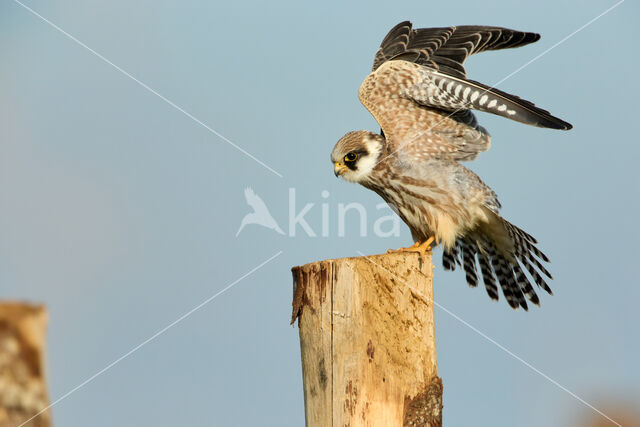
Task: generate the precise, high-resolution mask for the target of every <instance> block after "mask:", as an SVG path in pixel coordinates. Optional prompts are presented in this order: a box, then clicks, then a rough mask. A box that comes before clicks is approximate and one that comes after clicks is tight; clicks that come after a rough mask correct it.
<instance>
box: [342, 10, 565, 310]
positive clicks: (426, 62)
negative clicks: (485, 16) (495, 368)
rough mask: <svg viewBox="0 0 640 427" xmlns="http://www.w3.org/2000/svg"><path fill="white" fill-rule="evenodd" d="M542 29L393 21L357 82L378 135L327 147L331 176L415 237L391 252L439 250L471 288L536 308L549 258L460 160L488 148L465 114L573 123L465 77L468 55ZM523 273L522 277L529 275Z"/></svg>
mask: <svg viewBox="0 0 640 427" xmlns="http://www.w3.org/2000/svg"><path fill="white" fill-rule="evenodd" d="M539 39H540V35H539V34H535V33H528V32H522V31H515V30H510V29H507V28H500V27H488V26H458V27H446V28H422V29H415V30H414V29H413V28H412V25H411V23H410V22H401V23H400V24H398V25H396V26H395V27H394V28H393V29H391V31H390V32H389V34H387V36H386V37H385V38H384V40H383V41H382V44H381V46H380V48H379V49H378V51H377V53H376V55H375V59H374V62H373V69H372V72H371V73H370V74H369V75H368V76H367V77H366V78H365V80H364V82H363V83H362V85H361V86H360V89H359V92H358V95H359V98H360V101H361V102H362V104H363V105H364V106H365V107H366V108H367V110H369V112H370V113H371V114H372V115H373V117H374V118H375V119H376V121H377V122H378V124H379V125H380V127H381V131H380V133H379V134H378V133H374V132H369V131H355V132H349V133H347V134H346V135H345V136H343V137H342V138H341V139H340V140H339V141H338V143H337V144H336V146H335V147H334V149H333V152H332V153H331V161H332V162H333V164H334V173H335V175H336V176H339V177H342V178H343V179H345V180H347V181H350V182H355V183H359V184H361V185H363V186H364V187H366V188H368V189H370V190H373V191H375V192H376V193H378V194H379V195H380V196H381V197H382V198H383V199H384V200H385V201H386V202H387V203H388V204H389V205H390V206H391V207H392V208H393V209H394V210H395V211H396V213H397V214H398V215H399V216H400V218H401V219H402V220H403V221H404V222H405V223H406V224H407V225H408V226H409V229H410V230H411V236H412V238H413V241H414V242H415V243H414V245H413V246H411V247H409V248H400V249H398V250H390V252H405V251H411V252H419V253H420V254H422V256H424V255H425V252H426V251H429V250H431V245H432V243H433V244H441V245H442V247H443V256H442V263H443V266H444V268H445V269H447V270H454V269H455V268H456V265H458V266H460V267H461V268H462V269H463V270H464V272H465V276H466V280H467V283H468V284H469V286H471V287H476V286H478V282H479V281H480V277H481V279H482V282H483V283H484V286H485V288H486V291H487V293H488V294H489V297H490V298H491V299H494V300H497V299H498V286H500V288H501V289H502V293H503V294H504V297H505V299H506V301H507V303H508V304H509V305H510V306H511V307H512V308H514V309H517V308H518V307H522V308H523V309H524V310H527V301H530V302H531V303H533V304H536V305H539V303H540V300H539V298H538V295H537V294H536V290H535V289H534V287H533V285H532V284H535V285H537V286H538V287H540V288H542V289H544V290H545V291H546V292H548V293H549V294H552V292H551V289H550V288H549V286H548V285H547V283H546V280H545V276H546V277H547V278H549V279H551V278H552V277H551V274H550V273H549V271H548V270H547V269H546V268H545V266H544V265H543V263H546V262H549V258H547V256H546V255H545V254H544V253H542V251H540V250H539V249H538V247H537V246H536V245H537V241H536V239H534V238H533V237H532V236H531V235H530V234H528V233H526V232H525V231H523V230H522V229H520V228H518V227H516V226H515V225H513V224H511V223H510V222H508V221H507V220H505V219H504V218H502V217H501V216H500V213H499V210H500V203H499V202H498V198H497V196H496V194H495V192H494V191H493V190H491V188H489V186H487V185H486V184H485V183H484V182H482V180H481V179H480V178H479V177H478V176H477V175H476V174H475V173H473V172H472V171H470V170H469V169H467V168H465V167H464V166H463V165H461V164H460V162H461V161H468V160H473V159H475V158H476V157H477V156H478V154H479V153H481V152H483V151H486V150H488V149H489V146H490V136H489V133H488V132H487V131H486V130H485V129H484V128H483V127H482V126H480V125H479V124H478V122H477V120H476V117H475V116H474V114H473V113H472V111H471V110H478V111H484V112H487V113H492V114H497V115H499V116H502V117H506V118H508V119H511V120H516V121H519V122H522V123H525V124H528V125H533V126H538V127H543V128H551V129H562V130H568V129H571V127H572V126H571V125H570V124H569V123H567V122H565V121H563V120H561V119H559V118H557V117H554V116H552V115H551V114H550V113H549V112H548V111H546V110H543V109H541V108H538V107H536V106H535V105H534V104H533V103H532V102H529V101H526V100H524V99H522V98H519V97H517V96H515V95H511V94H508V93H506V92H503V91H501V90H498V89H496V88H494V87H490V86H487V85H485V84H482V83H479V82H477V81H474V80H470V79H468V78H467V75H466V72H465V69H464V67H463V63H464V61H465V60H466V59H467V58H468V57H469V56H470V55H472V54H474V53H479V52H484V51H488V50H498V49H507V48H514V47H519V46H524V45H527V44H529V43H533V42H535V41H537V40H539ZM525 271H526V272H527V273H528V275H527V273H525Z"/></svg>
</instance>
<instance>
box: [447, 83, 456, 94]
mask: <svg viewBox="0 0 640 427" xmlns="http://www.w3.org/2000/svg"><path fill="white" fill-rule="evenodd" d="M453 84H454V82H449V84H448V85H447V92H451V89H452V88H453Z"/></svg>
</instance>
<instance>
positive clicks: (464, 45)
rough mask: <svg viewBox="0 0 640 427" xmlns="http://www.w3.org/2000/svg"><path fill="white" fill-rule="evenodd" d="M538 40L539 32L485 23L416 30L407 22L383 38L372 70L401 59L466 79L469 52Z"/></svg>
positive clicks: (525, 43) (505, 47) (516, 45)
mask: <svg viewBox="0 0 640 427" xmlns="http://www.w3.org/2000/svg"><path fill="white" fill-rule="evenodd" d="M539 39H540V35H539V34H536V33H528V32H524V31H516V30H510V29H508V28H501V27H491V26H482V25H462V26H458V27H444V28H420V29H417V30H414V29H412V24H411V22H409V21H404V22H401V23H399V24H398V25H396V26H395V27H393V28H392V29H391V31H389V33H388V34H387V36H386V37H385V38H384V40H382V43H381V44H380V48H379V49H378V52H377V53H376V56H375V59H374V61H373V71H375V70H376V69H377V68H378V67H379V66H380V65H382V64H383V63H385V62H386V61H390V60H393V59H402V60H405V61H410V62H414V63H416V64H420V65H425V66H428V67H431V68H434V69H436V70H440V71H441V72H442V73H445V74H449V75H451V76H453V77H458V78H465V77H466V73H465V70H464V67H463V65H462V64H463V63H464V61H465V60H466V59H467V58H468V57H469V56H470V55H473V54H474V53H479V52H484V51H487V50H497V49H507V48H514V47H519V46H524V45H527V44H529V43H533V42H536V41H538V40H539Z"/></svg>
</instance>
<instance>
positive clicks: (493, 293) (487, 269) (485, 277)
mask: <svg viewBox="0 0 640 427" xmlns="http://www.w3.org/2000/svg"><path fill="white" fill-rule="evenodd" d="M478 261H479V263H480V272H481V273H482V281H483V282H484V287H485V289H486V290H487V294H488V295H489V298H491V299H492V300H495V301H497V300H498V285H497V284H496V280H495V279H494V278H493V271H492V270H491V264H490V262H489V258H488V257H487V255H485V254H484V253H483V252H478Z"/></svg>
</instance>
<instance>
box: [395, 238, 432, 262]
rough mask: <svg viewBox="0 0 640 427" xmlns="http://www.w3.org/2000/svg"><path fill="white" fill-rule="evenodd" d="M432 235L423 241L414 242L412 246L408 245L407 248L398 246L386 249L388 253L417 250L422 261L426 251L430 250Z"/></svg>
mask: <svg viewBox="0 0 640 427" xmlns="http://www.w3.org/2000/svg"><path fill="white" fill-rule="evenodd" d="M433 240H434V238H433V236H431V237H429V238H428V239H427V240H425V241H424V242H420V241H418V242H415V243H414V244H413V246H409V247H408V248H398V249H389V250H388V251H387V253H388V254H395V253H402V252H417V253H419V254H420V258H422V260H423V261H424V258H425V257H426V256H427V252H429V251H431V243H432V242H433Z"/></svg>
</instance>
